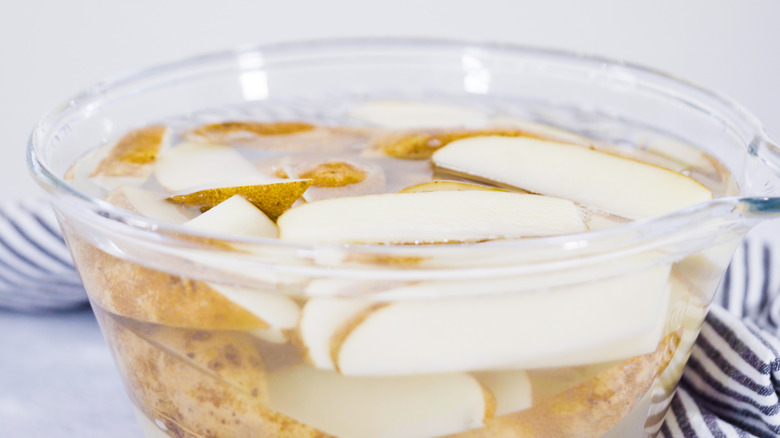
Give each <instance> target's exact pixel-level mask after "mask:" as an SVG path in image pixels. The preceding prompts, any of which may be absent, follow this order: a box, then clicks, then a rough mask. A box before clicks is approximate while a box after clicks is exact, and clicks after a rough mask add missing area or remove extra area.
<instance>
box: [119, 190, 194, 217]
mask: <svg viewBox="0 0 780 438" xmlns="http://www.w3.org/2000/svg"><path fill="white" fill-rule="evenodd" d="M106 200H107V201H108V202H111V203H112V204H116V205H118V206H119V207H122V208H126V209H129V210H132V211H136V212H138V213H139V214H141V215H143V216H146V217H148V218H151V219H155V220H159V221H163V222H170V223H173V224H183V223H185V222H187V221H189V220H190V217H189V216H187V215H186V214H184V213H183V212H182V211H181V210H180V209H179V208H178V207H176V206H175V205H173V204H171V203H169V202H167V201H166V200H165V195H162V194H160V193H157V192H153V191H150V190H145V189H139V188H138V187H130V186H123V187H120V188H119V189H117V190H116V191H114V192H112V193H111V194H109V196H108V197H107V198H106Z"/></svg>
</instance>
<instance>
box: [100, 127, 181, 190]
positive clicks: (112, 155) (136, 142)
mask: <svg viewBox="0 0 780 438" xmlns="http://www.w3.org/2000/svg"><path fill="white" fill-rule="evenodd" d="M170 137H171V133H170V130H169V129H168V128H167V127H166V126H162V125H153V126H146V127H143V128H139V129H136V130H133V131H130V132H129V133H127V134H126V135H125V136H124V137H122V138H120V139H119V141H117V142H116V144H114V145H113V147H112V148H111V150H110V151H109V152H108V155H107V156H106V157H105V158H103V160H102V161H100V163H98V165H97V166H96V167H95V169H94V170H93V171H92V173H91V174H90V177H96V176H137V177H143V178H146V177H148V176H149V175H150V174H151V172H152V168H151V166H150V165H151V164H152V163H154V161H155V160H156V159H157V155H158V154H159V152H160V150H161V149H163V148H165V147H166V146H167V144H168V143H169V142H170Z"/></svg>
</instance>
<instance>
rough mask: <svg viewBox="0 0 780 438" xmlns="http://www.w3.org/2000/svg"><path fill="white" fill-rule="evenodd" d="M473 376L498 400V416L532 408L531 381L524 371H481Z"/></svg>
mask: <svg viewBox="0 0 780 438" xmlns="http://www.w3.org/2000/svg"><path fill="white" fill-rule="evenodd" d="M472 375H473V376H474V377H476V378H477V380H478V381H479V383H480V384H482V386H484V387H485V388H487V389H488V391H490V393H491V394H493V397H495V398H496V416H498V415H504V414H509V413H512V412H517V411H522V410H523V409H527V408H530V407H531V403H532V401H533V397H532V395H531V380H530V379H529V378H528V373H526V372H525V371H524V370H500V371H481V372H477V373H472Z"/></svg>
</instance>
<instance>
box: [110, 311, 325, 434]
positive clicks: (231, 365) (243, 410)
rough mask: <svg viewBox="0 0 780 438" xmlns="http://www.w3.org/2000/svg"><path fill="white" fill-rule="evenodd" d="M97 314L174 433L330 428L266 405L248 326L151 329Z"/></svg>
mask: <svg viewBox="0 0 780 438" xmlns="http://www.w3.org/2000/svg"><path fill="white" fill-rule="evenodd" d="M97 314H98V320H99V322H100V325H101V328H102V329H103V333H104V335H105V337H106V339H107V340H108V343H109V346H110V347H111V351H112V353H113V355H114V359H115V360H116V362H117V364H118V366H119V370H120V373H121V374H122V376H123V378H124V383H125V387H126V388H127V390H128V392H129V393H130V396H131V398H132V399H133V401H134V402H135V404H136V406H138V408H139V409H140V410H141V411H142V412H143V413H144V414H145V415H147V416H148V417H149V418H151V419H152V420H159V421H160V422H162V424H163V425H164V426H165V428H166V429H167V432H166V433H167V434H168V435H170V436H172V437H177V438H189V437H191V436H201V437H206V438H232V437H235V438H250V437H257V438H265V437H268V438H271V437H279V438H288V437H289V438H292V437H300V438H322V437H328V436H329V435H327V434H325V433H323V432H320V431H318V430H316V429H314V428H311V427H309V426H306V425H304V424H301V423H299V422H297V421H295V420H293V419H292V418H290V417H287V416H285V415H283V414H280V413H278V412H275V411H273V410H271V409H270V408H268V407H267V406H266V404H265V400H266V399H267V391H266V389H265V373H264V371H263V367H262V362H261V361H260V358H259V355H258V354H257V352H256V351H255V350H254V347H253V346H252V341H251V340H250V339H249V335H248V334H246V333H240V332H204V331H197V330H196V331H193V330H179V329H170V328H167V327H164V328H162V329H159V330H152V331H149V332H148V333H147V332H144V330H142V329H139V328H138V327H134V325H135V324H126V323H123V322H120V321H119V320H118V319H116V318H115V317H113V316H110V315H108V314H107V313H105V312H103V311H101V310H100V309H98V312H97ZM205 333H208V335H209V336H207V335H205ZM163 343H164V344H163ZM215 361H219V362H220V363H221V364H220V365H215ZM247 384H248V386H246V385H247ZM242 385H244V386H242Z"/></svg>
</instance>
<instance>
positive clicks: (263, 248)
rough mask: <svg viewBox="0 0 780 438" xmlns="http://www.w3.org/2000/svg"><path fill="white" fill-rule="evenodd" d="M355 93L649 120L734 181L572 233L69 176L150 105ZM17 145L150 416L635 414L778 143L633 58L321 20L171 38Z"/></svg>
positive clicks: (235, 430)
mask: <svg viewBox="0 0 780 438" xmlns="http://www.w3.org/2000/svg"><path fill="white" fill-rule="evenodd" d="M372 99H402V100H414V101H432V102H439V103H456V104H459V105H467V106H472V107H476V108H480V109H482V110H485V111H495V112H504V113H511V114H513V115H515V116H518V117H521V118H524V119H526V120H530V121H534V122H539V123H544V124H548V125H552V126H556V127H560V128H563V129H567V130H570V131H572V132H575V133H579V134H583V135H586V136H589V137H593V138H596V139H599V140H603V141H607V142H611V143H614V144H620V145H624V146H626V147H635V148H636V147H642V145H646V144H652V143H653V142H657V141H661V140H660V137H659V134H658V133H663V137H664V138H667V139H668V138H674V139H675V141H679V142H684V143H687V144H690V145H693V146H695V147H696V148H699V149H700V150H701V151H703V152H705V153H706V154H708V155H709V156H712V157H714V158H715V159H716V160H717V161H719V162H720V163H722V164H723V165H725V166H726V167H727V168H728V170H729V171H730V173H731V176H732V178H733V183H734V187H736V188H737V189H735V190H734V191H733V193H729V194H730V195H733V196H727V197H721V198H718V199H715V200H713V201H711V202H708V203H703V204H699V205H696V206H693V207H690V208H687V209H685V210H681V211H677V212H674V213H672V214H669V215H666V216H663V217H658V218H653V219H647V220H640V221H636V222H633V223H630V224H627V225H623V226H620V227H617V228H612V229H608V230H602V231H593V232H588V233H583V234H577V235H569V236H563V237H546V238H536V239H525V240H516V241H503V242H490V243H483V244H471V245H432V246H430V245H421V246H378V245H335V244H305V243H303V244H302V243H289V242H283V241H279V240H273V239H261V238H242V237H237V236H229V235H215V234H208V233H199V232H195V231H192V230H188V229H185V228H182V227H180V226H175V225H171V224H166V223H159V222H156V221H154V220H151V219H148V218H145V217H142V216H139V215H137V214H134V213H132V212H129V211H126V210H122V209H120V208H118V207H116V206H113V205H110V204H108V203H106V202H104V201H102V200H100V199H95V198H92V197H90V196H89V195H87V194H85V193H82V192H79V191H78V190H76V189H74V188H73V187H71V186H70V185H68V184H67V183H66V182H65V181H64V180H63V175H64V174H65V172H66V171H67V170H68V168H69V167H70V166H71V165H72V164H73V163H74V162H75V161H76V160H77V159H78V158H79V157H81V156H82V155H83V154H84V153H85V152H87V151H88V150H90V149H91V148H94V147H96V146H98V145H101V144H104V143H106V142H107V141H109V140H110V139H113V138H116V137H117V136H118V135H120V134H122V133H124V132H126V131H128V130H130V129H133V128H136V127H139V126H142V125H145V124H148V123H153V122H159V121H164V122H167V123H170V124H171V125H172V126H176V124H177V123H185V122H186V123H191V122H192V121H201V122H209V121H216V120H229V119H237V118H240V119H243V118H259V119H265V120H279V119H287V120H289V119H296V120H305V121H312V122H316V123H325V124H339V123H342V122H344V120H345V116H344V114H345V109H346V108H347V107H348V106H349V105H350V104H352V103H355V102H361V101H366V100H372ZM673 149H674V148H672V149H670V150H673ZM672 153H673V152H672ZM29 163H30V166H31V168H32V171H33V173H34V175H35V177H36V178H37V180H38V182H39V183H40V184H41V185H42V186H43V187H44V188H46V189H47V190H48V191H49V193H50V194H51V200H52V203H53V205H54V208H55V211H56V212H57V215H58V218H59V220H60V222H61V225H62V228H63V232H64V234H65V237H66V240H67V242H68V244H69V246H70V249H71V251H72V253H73V256H74V259H75V262H76V265H77V267H78V270H79V273H80V275H81V277H82V279H83V282H84V285H85V287H86V289H87V292H88V295H89V298H90V301H91V303H92V306H93V308H94V310H95V312H96V314H97V315H98V319H99V321H100V324H101V327H102V330H103V333H104V335H105V337H106V339H107V341H108V343H109V345H110V347H111V350H112V352H113V354H114V358H115V360H116V363H117V366H118V367H119V369H120V371H121V374H122V377H123V379H124V382H125V386H126V388H127V391H128V393H129V395H130V397H131V399H132V400H133V403H134V405H135V406H136V408H137V411H138V414H139V421H140V422H141V425H142V427H143V428H144V431H145V434H147V436H149V437H152V436H174V437H185V436H186V437H190V436H195V437H215V436H216V437H250V436H251V437H262V436H268V437H272V436H273V437H283V436H295V437H308V436H312V437H313V436H329V435H337V436H344V437H350V436H356V437H365V436H393V437H395V436H398V437H406V436H440V435H448V436H458V437H472V436H473V437H491V436H517V437H550V436H556V437H618V436H631V437H639V436H654V435H656V434H657V432H658V430H659V427H660V424H661V421H662V419H663V416H664V413H665V411H666V409H667V408H668V405H669V403H670V401H671V395H672V394H673V393H674V391H675V388H676V385H677V382H678V379H679V377H680V374H681V372H682V369H683V367H684V365H685V362H686V360H687V358H688V355H689V353H690V350H691V348H692V346H693V343H694V341H695V339H696V336H697V335H698V331H699V327H700V325H701V323H702V321H703V319H704V317H705V315H706V312H707V308H708V306H709V303H710V301H711V299H712V295H713V294H714V292H715V290H716V288H717V286H718V283H719V281H720V279H721V277H722V275H723V273H724V272H725V269H726V266H727V265H728V262H729V259H730V257H731V254H732V252H733V250H734V248H735V247H736V246H737V245H738V243H739V241H740V240H741V238H742V236H743V235H744V233H745V232H746V231H747V230H749V229H750V228H751V227H752V226H753V225H755V224H756V223H757V222H759V221H760V220H763V219H766V218H770V217H774V216H778V214H780V198H778V197H777V196H778V193H780V181H779V180H778V175H779V174H780V152H779V151H778V148H777V147H776V146H775V145H773V144H772V143H771V142H770V141H769V140H768V139H767V137H766V135H765V134H764V132H763V130H762V128H761V126H760V124H759V123H758V122H757V121H756V120H755V119H754V118H753V117H752V116H751V115H749V114H748V113H747V112H745V111H744V110H743V109H741V108H740V107H739V106H738V105H736V104H734V103H733V102H731V101H729V100H727V99H725V98H723V97H721V96H718V95H717V94H714V93H712V92H709V91H707V90H703V89H701V88H699V87H696V86H694V85H691V84H688V83H686V82H683V81H680V80H678V79H675V78H672V77H669V76H667V75H665V74H662V73H658V72H655V71H652V70H649V69H645V68H642V67H637V66H632V65H626V64H624V63H622V62H616V61H610V60H605V59H601V58H594V57H586V56H580V55H576V54H570V53H561V52H554V51H546V50H539V49H533V48H522V47H514V46H504V45H489V44H470V43H459V42H441V41H425V40H341V41H325V42H309V43H296V44H284V45H276V46H264V47H252V48H246V49H240V50H235V51H230V52H223V53H218V54H213V55H208V56H203V57H198V58H194V59H189V60H185V61H180V62H177V63H173V64H169V65H165V66H161V67H156V68H152V69H148V70H145V71H141V72H137V73H133V74H130V75H127V76H124V77H121V78H118V79H115V80H111V81H107V82H104V83H101V84H99V85H97V86H95V87H93V88H91V89H89V90H87V91H85V92H84V93H82V94H81V95H79V96H77V97H75V98H74V99H72V100H71V101H69V102H67V103H66V104H64V105H62V106H61V107H59V108H57V109H55V110H54V111H52V112H51V113H50V114H48V115H47V116H46V117H44V119H43V120H42V121H41V122H40V123H39V124H38V126H37V127H36V128H35V130H34V131H33V133H32V136H31V140H30V146H29ZM213 239H219V240H220V241H223V242H224V243H226V244H227V245H217V246H215V245H213V244H212V242H213V241H214V240H213ZM236 246H240V247H241V248H242V249H244V251H240V252H239V251H234V250H232V249H231V247H236ZM227 297H230V298H229V299H228V298H227ZM356 321H358V322H360V324H357V322H356ZM366 321H370V322H371V324H367V323H366ZM358 325H359V329H360V330H358V329H356V328H355V327H357V326H358ZM346 326H349V330H346V329H345V328H344V327H346ZM334 346H337V347H334ZM336 369H337V370H336Z"/></svg>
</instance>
